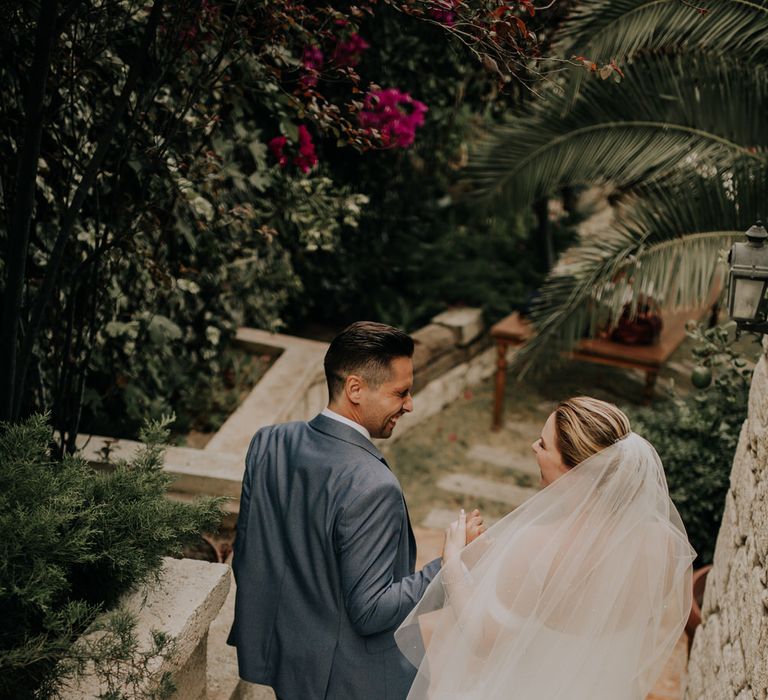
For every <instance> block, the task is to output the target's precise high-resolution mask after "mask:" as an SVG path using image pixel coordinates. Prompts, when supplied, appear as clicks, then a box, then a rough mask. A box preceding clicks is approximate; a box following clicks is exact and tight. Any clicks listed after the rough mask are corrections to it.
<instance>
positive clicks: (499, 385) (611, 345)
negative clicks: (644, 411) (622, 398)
mask: <svg viewBox="0 0 768 700" xmlns="http://www.w3.org/2000/svg"><path fill="white" fill-rule="evenodd" d="M705 312H708V313H709V314H710V325H712V320H713V318H716V316H717V309H716V305H714V304H713V305H707V306H703V307H700V308H698V309H682V310H679V311H674V312H662V320H663V326H662V329H661V334H660V337H659V340H658V341H657V342H656V343H654V344H653V345H625V344H624V343H615V342H613V341H612V340H607V339H603V338H584V339H583V340H580V341H579V342H578V343H577V344H576V346H575V348H574V349H573V350H572V351H571V352H568V353H566V357H569V358H570V359H573V360H579V361H581V362H594V363H596V364H601V365H610V366H612V367H621V368H624V369H640V370H643V371H644V372H645V388H644V390H643V401H644V403H650V401H651V399H652V398H653V390H654V387H655V386H656V379H657V377H658V374H659V370H660V369H661V367H662V366H663V365H664V363H666V361H667V360H668V359H669V356H670V355H671V354H672V353H673V352H674V351H675V350H676V349H677V347H678V346H679V345H680V343H681V342H682V341H683V340H684V339H685V335H686V333H685V326H686V323H687V322H688V321H689V320H690V319H695V320H698V319H700V318H701V317H702V316H703V315H704V313H705ZM532 332H533V330H532V328H531V326H530V324H529V323H528V322H527V321H526V320H525V319H523V318H522V317H521V316H520V314H519V313H517V312H514V313H512V314H510V315H509V316H507V317H506V318H503V319H502V320H501V321H499V322H498V323H497V324H495V325H494V326H492V327H491V336H492V337H493V338H494V340H495V341H496V353H497V355H496V387H495V394H494V401H493V422H492V424H491V427H492V429H493V430H499V428H501V417H502V413H503V411H504V390H505V386H506V376H507V349H508V348H509V347H519V346H520V345H522V344H524V343H525V342H526V341H527V340H528V339H529V338H530V337H531V335H532Z"/></svg>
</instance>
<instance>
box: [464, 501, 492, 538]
mask: <svg viewBox="0 0 768 700" xmlns="http://www.w3.org/2000/svg"><path fill="white" fill-rule="evenodd" d="M487 529H488V528H487V527H485V525H484V524H483V516H482V515H480V511H479V510H478V509H477V508H475V509H474V510H473V511H472V512H471V513H470V514H469V518H467V525H466V528H465V530H466V533H467V544H470V542H473V541H474V540H476V539H477V538H478V537H480V535H482V534H483V533H484V532H485V531H486V530H487Z"/></svg>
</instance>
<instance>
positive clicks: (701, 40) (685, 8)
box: [555, 0, 768, 62]
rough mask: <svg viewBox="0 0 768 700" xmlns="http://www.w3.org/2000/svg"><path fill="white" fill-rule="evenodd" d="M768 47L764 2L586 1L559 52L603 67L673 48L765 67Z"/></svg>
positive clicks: (562, 36)
mask: <svg viewBox="0 0 768 700" xmlns="http://www.w3.org/2000/svg"><path fill="white" fill-rule="evenodd" d="M766 42H768V3H766V2H761V1H759V0H758V1H757V2H750V1H745V0H702V1H701V2H697V1H696V0H692V2H690V3H689V2H681V1H680V0H607V1H606V0H584V1H583V2H579V3H576V4H575V6H574V9H573V11H572V12H571V13H570V14H569V16H568V18H567V20H566V21H565V22H564V23H563V26H562V28H561V30H560V32H559V34H558V42H557V44H556V46H555V49H556V50H557V49H559V53H560V55H571V54H573V53H576V54H583V55H584V56H587V57H589V58H591V59H592V60H595V61H598V62H605V61H609V60H611V59H626V58H630V57H632V56H633V55H634V54H635V53H637V52H638V51H640V50H641V49H646V50H659V49H664V50H665V51H667V50H669V49H670V48H671V47H678V48H681V49H683V50H685V51H687V52H693V51H702V50H706V51H707V52H711V51H716V52H719V53H721V54H727V55H729V56H731V57H738V58H739V60H747V61H755V60H758V61H760V62H764V59H765V54H766V46H768V44H767V43H766Z"/></svg>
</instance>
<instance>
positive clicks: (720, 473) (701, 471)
mask: <svg viewBox="0 0 768 700" xmlns="http://www.w3.org/2000/svg"><path fill="white" fill-rule="evenodd" d="M691 335H692V336H693V337H695V338H696V339H697V340H698V341H699V345H698V346H697V347H696V348H695V349H694V351H693V354H694V356H695V357H696V358H697V359H698V361H699V364H700V367H705V368H708V369H710V370H712V371H713V376H714V381H713V382H712V383H711V384H710V385H709V386H708V387H705V388H702V389H699V390H694V391H693V393H691V394H689V395H688V396H685V397H683V398H680V397H677V398H671V399H670V400H668V401H665V402H662V403H659V404H657V405H655V406H653V407H652V408H645V409H640V410H637V411H634V412H633V415H632V420H633V424H634V429H635V431H636V432H638V433H640V434H641V435H643V437H645V438H646V439H647V440H648V441H649V442H651V444H653V446H654V447H655V448H656V450H657V451H658V453H659V456H660V457H661V461H662V462H663V464H664V470H665V472H666V475H667V482H668V484H669V492H670V496H671V497H672V500H673V501H674V503H675V505H676V506H677V508H678V510H679V511H680V516H681V517H682V519H683V522H684V524H685V527H686V530H687V532H688V538H689V539H690V541H691V544H692V545H693V547H694V549H695V550H696V552H697V553H698V558H697V560H696V561H697V564H699V565H704V564H709V563H711V562H712V557H713V555H714V551H715V541H716V540H717V533H718V531H719V529H720V521H721V519H722V516H723V508H724V507H725V495H726V493H727V491H728V484H729V478H730V473H731V465H732V462H733V456H734V453H735V451H736V445H737V443H738V441H739V433H740V432H741V426H742V424H743V422H744V420H745V419H746V417H747V400H748V397H749V384H750V378H751V374H752V372H751V369H750V367H749V363H748V361H747V360H746V359H745V358H744V357H743V356H742V354H741V353H740V352H739V351H738V350H737V349H736V348H734V347H733V338H732V337H730V336H729V333H728V329H727V328H726V327H723V326H719V327H716V328H712V329H708V330H703V329H702V328H701V327H699V328H698V329H696V330H694V331H692V332H691Z"/></svg>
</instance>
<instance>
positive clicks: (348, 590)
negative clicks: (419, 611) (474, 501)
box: [336, 483, 440, 635]
mask: <svg viewBox="0 0 768 700" xmlns="http://www.w3.org/2000/svg"><path fill="white" fill-rule="evenodd" d="M404 508H405V506H404V504H403V497H402V494H401V492H400V489H399V488H398V487H397V485H396V484H394V483H385V484H380V485H377V486H376V487H374V488H371V489H369V490H366V491H365V492H364V493H361V494H359V495H358V496H357V497H356V498H355V499H354V500H353V501H352V502H351V503H350V504H348V505H347V506H346V507H345V508H344V509H343V512H342V513H341V517H340V520H339V526H338V527H337V529H336V549H337V551H338V552H339V558H340V569H341V585H342V590H343V594H344V604H345V606H346V609H347V613H348V615H349V619H350V620H351V622H352V624H353V626H354V627H355V630H356V631H357V632H358V633H359V634H361V635H372V634H377V633H379V632H384V631H387V630H392V629H395V628H396V627H397V626H398V625H399V624H400V623H401V622H402V621H403V620H404V619H405V618H406V616H407V615H408V613H409V612H410V611H411V610H412V608H413V607H414V606H415V605H416V603H417V602H418V601H419V599H420V598H421V596H422V595H423V594H424V591H425V590H426V588H427V586H428V585H429V582H430V581H431V580H432V579H433V578H434V576H435V575H436V574H437V572H438V570H439V568H440V563H439V560H435V561H433V562H430V563H429V564H428V565H427V566H425V567H424V569H422V570H421V571H417V572H416V573H415V574H412V575H410V576H407V577H405V578H403V579H400V580H399V581H395V580H394V576H393V568H394V562H395V557H396V556H397V548H398V542H399V540H400V534H401V529H402V527H403V523H404V522H405V513H404Z"/></svg>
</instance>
